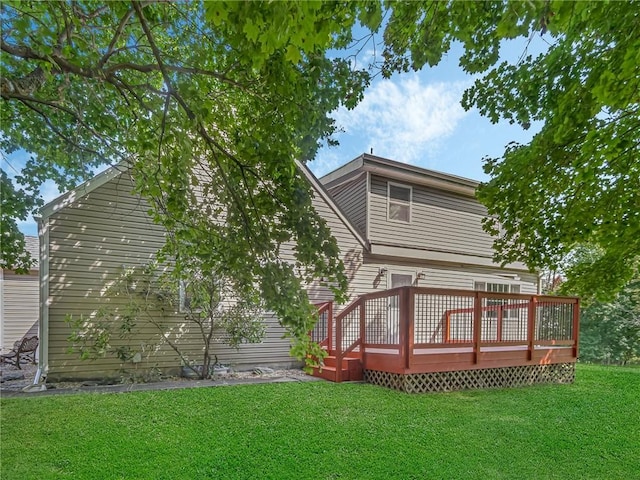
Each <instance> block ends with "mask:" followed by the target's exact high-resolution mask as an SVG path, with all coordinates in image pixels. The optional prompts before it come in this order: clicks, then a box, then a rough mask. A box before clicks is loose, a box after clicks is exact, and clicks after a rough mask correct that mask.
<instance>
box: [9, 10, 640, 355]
mask: <svg viewBox="0 0 640 480" xmlns="http://www.w3.org/2000/svg"><path fill="white" fill-rule="evenodd" d="M383 18H384V19H385V21H386V27H385V31H384V47H383V58H382V60H383V61H382V63H381V64H378V66H380V68H381V71H382V74H383V75H384V76H391V75H392V74H393V72H395V71H407V70H409V69H420V68H423V67H424V66H425V65H436V64H437V63H439V61H440V60H441V58H442V56H443V55H444V54H446V53H447V52H448V51H449V49H450V47H451V45H452V44H453V43H454V42H461V43H462V45H463V46H464V54H463V56H462V57H461V59H460V64H461V66H462V67H463V68H464V69H465V70H466V71H467V72H470V73H473V74H477V75H478V79H477V81H476V82H475V84H474V85H473V86H472V87H471V88H470V89H468V90H467V92H466V93H465V95H464V97H463V100H462V102H463V106H465V108H472V107H476V108H478V110H479V111H480V113H482V114H483V115H486V116H487V117H488V118H490V119H491V120H492V121H494V122H496V121H499V120H501V119H506V120H508V121H511V122H517V123H518V124H520V125H521V126H522V127H524V128H528V127H529V126H530V125H531V124H532V123H533V122H537V123H539V124H541V125H542V128H541V130H540V132H539V133H538V134H536V135H535V137H534V139H533V140H532V142H531V143H529V144H528V145H517V144H512V145H510V146H508V148H507V149H506V151H505V153H504V155H503V156H502V157H501V158H499V159H488V160H487V162H486V171H487V172H488V173H489V174H490V175H491V180H490V181H489V182H488V183H487V184H485V185H483V186H482V187H481V189H480V192H479V198H480V200H481V201H482V202H483V203H485V205H487V208H488V211H489V214H490V215H491V218H490V219H489V220H488V221H487V223H486V228H487V229H488V230H489V231H490V232H492V233H496V234H500V238H499V239H498V240H497V241H496V243H495V247H496V259H497V260H498V261H500V262H505V263H508V262H511V261H515V260H524V261H525V262H526V263H527V264H528V265H529V267H531V268H532V269H537V268H541V267H549V268H554V267H557V266H558V265H559V263H560V262H561V260H562V258H564V257H565V256H566V255H567V253H569V252H571V251H572V249H573V248H574V247H575V246H576V245H579V244H581V243H588V244H591V245H597V246H599V247H600V248H601V250H602V255H601V256H600V257H599V259H597V261H595V262H594V263H593V264H592V265H590V266H586V267H585V268H584V270H583V271H582V272H581V273H580V275H581V278H582V283H583V285H584V288H585V289H587V290H590V291H594V292H600V293H602V294H603V295H606V294H607V293H608V294H611V293H612V292H615V291H616V289H619V288H621V287H622V286H623V285H624V284H625V283H626V282H627V281H628V280H629V279H630V278H632V277H633V275H634V274H635V272H637V270H638V264H639V262H638V257H639V252H640V243H639V242H640V218H639V215H640V166H639V165H640V161H639V158H640V157H639V156H638V144H639V142H640V139H639V136H638V135H639V132H640V124H639V122H640V120H639V115H638V114H639V101H638V98H639V97H638V91H640V88H639V87H640V85H639V82H640V71H639V68H640V58H639V57H638V55H639V53H638V52H640V43H639V42H640V31H639V29H640V22H639V21H638V4H637V2H634V1H631V2H562V1H548V0H535V1H531V2H511V1H498V2H458V1H447V2H398V3H396V2H390V1H389V2H377V1H373V2H210V3H206V2H197V1H196V2H181V3H171V2H157V3H156V2H145V3H142V2H138V1H133V2H100V1H87V2H82V3H78V2H41V3H38V2H3V4H2V13H1V20H2V44H1V49H2V53H3V55H2V61H1V62H0V74H1V78H2V83H1V95H2V98H3V108H2V112H1V115H2V117H1V120H2V121H1V125H2V133H3V135H2V137H1V138H0V147H1V148H2V150H3V151H4V152H11V151H14V150H15V149H17V148H22V149H25V150H26V151H28V152H29V153H30V154H31V159H30V160H29V161H28V162H27V165H26V167H25V168H24V169H23V173H22V175H21V176H19V177H17V181H18V183H19V184H20V185H21V186H22V188H23V193H24V195H25V197H24V198H25V199H26V198H27V197H29V198H31V199H32V200H30V201H33V202H35V201H36V200H35V199H36V198H37V190H38V188H39V186H40V185H41V184H42V182H43V181H44V180H45V179H53V180H55V181H56V182H57V183H58V184H59V185H60V188H61V189H65V188H69V187H71V186H73V185H75V184H76V183H77V182H78V181H80V180H82V179H85V178H87V177H88V176H90V175H91V172H92V171H93V169H94V168H95V167H96V166H98V165H101V164H104V163H111V164H115V163H124V164H125V165H126V166H127V167H128V168H130V169H131V170H130V171H131V172H132V173H133V176H134V178H135V179H136V181H137V191H138V192H139V193H141V194H143V195H144V196H145V198H147V199H149V200H150V202H151V204H152V207H153V208H152V212H151V213H152V215H153V216H154V218H155V220H156V221H157V222H159V223H160V224H162V225H164V226H165V228H166V229H167V231H168V232H169V235H168V241H167V245H166V247H165V249H164V251H163V252H162V254H163V255H164V256H165V258H166V257H168V256H170V257H172V258H174V259H175V261H176V268H177V270H178V271H181V270H184V271H186V267H183V262H186V259H188V258H192V257H198V258H204V259H206V261H207V262H209V263H208V266H207V268H208V269H209V270H210V271H218V270H219V269H225V268H226V271H225V272H224V273H225V274H226V275H228V276H229V278H232V279H233V281H234V283H235V288H236V289H237V290H238V291H245V290H247V289H248V290H251V291H252V294H256V293H260V294H261V295H262V296H263V298H264V299H265V301H266V302H267V307H268V308H270V309H273V310H274V311H276V313H277V314H278V315H279V317H280V318H281V319H282V321H283V324H284V325H285V326H287V327H288V328H289V330H290V332H291V334H292V335H293V336H294V337H295V338H297V339H298V347H297V351H298V353H303V352H304V350H305V349H306V348H307V347H308V345H306V343H305V342H306V341H305V340H303V339H304V337H305V333H306V331H307V330H308V329H309V327H310V325H311V323H312V316H311V314H310V313H311V310H310V307H309V305H308V302H306V294H305V293H304V291H303V289H302V288H301V287H302V285H303V284H304V282H305V281H307V280H309V279H310V278H312V277H316V278H318V277H327V278H329V279H331V280H333V284H335V285H336V286H337V288H336V291H337V292H339V291H344V287H345V285H346V279H345V278H344V275H343V273H342V266H341V263H340V262H339V260H338V258H337V256H338V255H337V254H338V250H337V245H336V242H335V240H333V239H332V237H331V235H330V232H329V230H328V228H327V227H326V225H325V223H324V221H323V220H322V219H321V218H320V217H319V216H318V215H317V214H316V213H315V212H314V209H313V208H312V205H311V201H310V199H309V186H308V185H307V184H306V182H305V181H304V180H303V179H302V178H301V176H300V175H299V173H298V171H297V169H296V166H295V162H294V160H295V159H299V160H302V161H306V160H308V159H311V158H313V156H314V154H315V152H316V150H317V148H318V145H319V141H321V140H326V141H328V142H329V143H332V140H331V134H332V132H333V131H334V129H335V125H334V123H333V120H332V119H331V117H330V112H331V111H333V110H334V109H335V108H337V107H338V106H340V105H345V106H347V107H353V106H354V105H355V104H356V103H357V102H358V101H359V100H360V98H361V97H362V93H363V89H364V87H365V86H366V85H367V84H368V82H369V79H370V72H367V71H362V70H355V69H353V68H352V64H351V63H350V61H349V58H348V55H343V57H341V56H340V51H341V50H344V49H345V47H347V46H348V45H349V44H350V42H351V41H352V34H351V32H352V28H353V26H354V24H355V23H356V22H357V21H359V22H360V23H362V25H363V26H364V27H365V28H367V29H369V30H370V31H376V30H377V29H378V28H379V26H380V24H381V22H382V19H383ZM535 35H541V36H542V37H543V38H544V39H545V40H546V41H547V42H548V43H549V48H548V50H547V51H546V52H544V53H542V54H540V55H536V56H534V55H531V54H529V53H527V45H528V44H529V42H530V40H531V39H532V38H533V36H535ZM506 40H517V41H521V42H522V45H523V54H522V56H521V58H520V59H519V61H518V62H517V63H516V64H509V63H506V62H501V60H500V56H499V53H500V48H501V45H502V43H503V42H504V41H506ZM330 51H331V54H329V52H330ZM335 52H338V53H337V54H336V53H335ZM3 182H4V180H3ZM23 193H18V194H16V198H18V197H19V196H20V195H23ZM211 197H215V198H216V199H217V202H216V203H212V202H209V201H201V199H203V198H211ZM23 203H24V202H23ZM12 205H13V206H12ZM21 208H22V206H21V205H20V202H17V203H15V204H8V205H7V206H5V205H4V203H3V212H2V215H3V217H4V216H8V217H14V218H15V217H20V215H23V213H24V210H21ZM5 225H6V226H7V227H6V228H7V230H5V231H3V233H2V234H3V235H11V233H10V232H14V231H15V228H14V225H12V224H10V223H9V222H4V220H3V228H4V226H5ZM7 232H9V233H7ZM16 238H18V239H19V235H17V236H16ZM3 240H4V239H3ZM288 242H289V243H293V244H295V245H297V248H296V261H295V262H294V264H291V263H287V262H282V261H281V260H280V255H279V253H280V250H281V247H282V245H284V244H287V243H288ZM2 244H3V252H2V256H3V258H6V259H12V258H14V259H15V257H12V256H11V255H10V254H9V252H5V245H7V246H8V247H7V248H8V249H11V248H15V247H16V246H19V244H18V243H16V242H15V241H11V242H8V241H7V242H5V241H3V242H2ZM18 260H19V259H18ZM17 265H18V266H20V264H19V263H18V264H17ZM184 265H186V263H184ZM23 266H25V265H23ZM605 274H606V275H607V276H606V279H607V281H606V282H603V281H601V280H602V278H603V276H604V275H605ZM283 299H286V301H282V300H283Z"/></svg>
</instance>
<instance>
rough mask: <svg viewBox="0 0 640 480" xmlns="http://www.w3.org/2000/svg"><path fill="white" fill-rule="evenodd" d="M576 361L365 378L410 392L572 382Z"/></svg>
mask: <svg viewBox="0 0 640 480" xmlns="http://www.w3.org/2000/svg"><path fill="white" fill-rule="evenodd" d="M575 373H576V369H575V363H557V364H552V365H522V366H518V367H502V368H485V369H478V370H459V371H453V372H432V373H412V374H408V375H402V374H398V373H388V372H380V371H377V370H365V371H364V380H365V382H368V383H373V384H374V385H380V386H382V387H387V388H393V389H395V390H401V391H403V392H407V393H426V392H448V391H452V390H468V389H480V388H503V387H522V386H525V385H536V384H543V383H573V381H574V379H575Z"/></svg>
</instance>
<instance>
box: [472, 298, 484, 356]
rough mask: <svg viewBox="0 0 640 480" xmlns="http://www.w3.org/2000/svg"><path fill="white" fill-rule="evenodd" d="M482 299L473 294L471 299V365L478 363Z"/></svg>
mask: <svg viewBox="0 0 640 480" xmlns="http://www.w3.org/2000/svg"><path fill="white" fill-rule="evenodd" d="M481 325H482V298H481V297H480V292H475V296H474V298H473V363H476V364H477V363H480V340H481V339H482V332H481Z"/></svg>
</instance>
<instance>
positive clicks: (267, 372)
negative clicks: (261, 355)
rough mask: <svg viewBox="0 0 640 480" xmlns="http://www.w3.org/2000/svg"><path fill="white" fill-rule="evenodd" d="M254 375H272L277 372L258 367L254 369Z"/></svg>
mask: <svg viewBox="0 0 640 480" xmlns="http://www.w3.org/2000/svg"><path fill="white" fill-rule="evenodd" d="M253 373H255V374H256V375H271V374H273V373H275V370H274V369H273V368H269V367H256V368H254V369H253Z"/></svg>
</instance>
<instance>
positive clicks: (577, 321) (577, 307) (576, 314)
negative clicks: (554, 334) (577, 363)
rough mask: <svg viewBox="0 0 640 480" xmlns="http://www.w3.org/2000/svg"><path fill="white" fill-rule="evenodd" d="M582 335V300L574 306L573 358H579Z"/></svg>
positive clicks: (578, 300) (577, 299) (577, 300)
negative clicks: (579, 344)
mask: <svg viewBox="0 0 640 480" xmlns="http://www.w3.org/2000/svg"><path fill="white" fill-rule="evenodd" d="M579 333H580V299H579V298H576V303H575V304H574V305H573V356H574V358H578V337H579Z"/></svg>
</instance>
